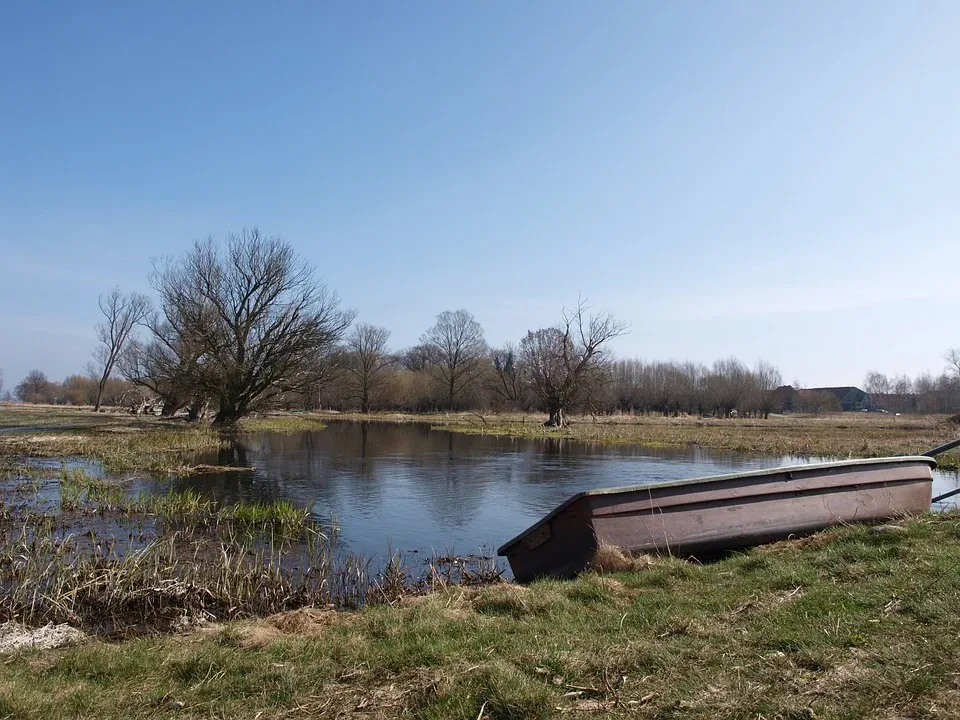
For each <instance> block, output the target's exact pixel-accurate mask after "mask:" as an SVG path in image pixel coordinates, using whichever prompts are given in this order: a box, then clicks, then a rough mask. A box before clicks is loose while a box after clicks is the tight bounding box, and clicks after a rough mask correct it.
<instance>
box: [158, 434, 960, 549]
mask: <svg viewBox="0 0 960 720" xmlns="http://www.w3.org/2000/svg"><path fill="white" fill-rule="evenodd" d="M194 461H195V462H198V463H206V464H210V465H240V466H244V467H251V466H252V467H253V468H254V471H253V472H228V473H218V474H212V475H198V476H194V477H190V478H183V479H179V480H177V481H175V487H176V488H177V489H184V488H191V489H194V490H197V491H200V492H202V493H205V494H210V495H213V496H215V497H216V498H218V499H219V500H220V501H222V502H237V501H239V500H248V501H256V500H258V501H270V500H275V499H288V500H292V501H293V502H295V503H296V504H298V505H301V506H305V507H309V508H311V510H312V512H313V513H314V515H315V516H316V517H317V519H319V520H320V521H321V522H323V523H329V522H331V521H333V520H335V521H336V523H337V525H338V526H339V528H340V535H339V538H340V542H341V544H342V546H343V547H344V548H345V549H347V550H348V551H349V552H351V553H356V554H359V555H363V556H365V557H369V558H373V559H377V558H380V559H382V558H383V557H384V556H385V555H386V553H387V551H388V548H389V549H391V550H393V551H397V552H401V553H403V554H404V556H405V559H406V561H407V562H408V563H414V562H415V560H414V558H415V557H417V556H418V555H420V556H422V555H430V554H433V553H436V554H440V555H454V554H459V555H469V554H486V555H490V554H493V553H495V551H496V548H497V547H498V546H499V545H500V544H501V543H503V542H504V541H506V540H508V539H510V538H511V537H513V536H514V535H516V534H518V533H519V532H521V531H522V530H523V529H525V528H526V527H527V526H529V525H530V524H531V523H533V522H535V521H536V520H537V519H539V518H540V517H541V516H542V515H544V514H545V513H547V512H549V511H550V510H551V509H553V508H554V507H556V506H557V505H558V504H560V503H561V502H563V501H564V500H565V499H566V498H568V497H569V496H570V495H573V494H574V493H577V492H580V491H582V490H588V489H593V488H598V487H609V486H616V485H631V484H637V483H641V482H656V481H669V480H678V479H683V478H691V477H699V476H706V475H714V474H721V473H730V472H738V471H744V470H757V469H763V468H768V467H775V466H778V465H787V464H799V463H805V462H815V461H818V458H795V457H751V456H744V455H739V454H736V453H730V452H720V451H710V450H705V449H700V448H650V447H644V446H637V445H631V446H613V447H611V446H599V445H592V444H586V443H580V442H573V441H569V440H562V439H544V440H528V439H517V438H508V437H495V436H489V435H467V434H461V433H453V432H448V431H443V430H432V429H430V427H429V426H428V425H425V424H413V423H412V424H394V423H376V422H348V421H342V422H331V423H330V424H329V426H328V427H327V429H325V430H322V431H311V432H300V433H287V434H278V433H262V434H251V435H246V436H244V437H243V439H242V440H241V441H240V442H239V444H238V445H237V446H236V447H234V448H230V449H227V450H223V451H221V452H220V453H210V454H201V455H198V456H196V457H195V458H194ZM958 486H960V478H958V475H957V473H955V472H939V471H938V472H937V473H936V478H935V481H934V494H937V493H939V492H943V491H945V490H950V489H953V488H956V487H958Z"/></svg>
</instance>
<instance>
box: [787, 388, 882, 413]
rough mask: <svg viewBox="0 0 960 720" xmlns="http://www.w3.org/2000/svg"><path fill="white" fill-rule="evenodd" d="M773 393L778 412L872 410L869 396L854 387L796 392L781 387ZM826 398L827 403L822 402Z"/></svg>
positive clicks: (810, 389) (808, 389)
mask: <svg viewBox="0 0 960 720" xmlns="http://www.w3.org/2000/svg"><path fill="white" fill-rule="evenodd" d="M774 393H775V394H776V396H777V406H778V407H779V409H780V412H814V411H816V410H819V409H825V410H831V409H832V410H837V409H839V410H843V411H845V412H856V411H858V410H871V409H873V408H872V406H871V404H870V395H869V394H868V393H865V392H864V391H863V390H861V389H860V388H856V387H818V388H803V389H802V390H798V389H797V388H795V387H793V386H792V385H781V386H780V387H778V388H777V389H776V390H774ZM824 398H826V399H827V400H828V401H829V402H824V401H823V399H824Z"/></svg>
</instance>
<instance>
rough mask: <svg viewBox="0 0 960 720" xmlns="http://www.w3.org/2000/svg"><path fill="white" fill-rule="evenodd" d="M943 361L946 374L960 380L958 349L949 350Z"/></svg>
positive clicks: (959, 353)
mask: <svg viewBox="0 0 960 720" xmlns="http://www.w3.org/2000/svg"><path fill="white" fill-rule="evenodd" d="M943 359H944V360H946V361H947V372H949V373H951V374H952V375H955V376H956V377H957V378H960V348H950V349H949V350H947V352H946V353H945V354H944V356H943Z"/></svg>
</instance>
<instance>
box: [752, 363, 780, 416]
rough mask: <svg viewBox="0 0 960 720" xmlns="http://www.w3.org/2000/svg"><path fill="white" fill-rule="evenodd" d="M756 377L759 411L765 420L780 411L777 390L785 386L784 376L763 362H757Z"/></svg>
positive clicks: (772, 366) (775, 368)
mask: <svg viewBox="0 0 960 720" xmlns="http://www.w3.org/2000/svg"><path fill="white" fill-rule="evenodd" d="M753 373H754V375H755V376H756V382H757V392H758V393H759V395H758V398H757V400H758V402H757V409H758V410H759V411H760V412H761V413H762V414H763V418H764V420H766V419H767V418H769V417H770V413H771V412H773V411H774V410H778V409H779V408H778V407H777V405H778V404H779V398H778V397H777V388H778V387H780V386H781V385H782V384H783V375H781V374H780V370H779V369H778V368H777V367H776V366H774V365H771V364H770V363H768V362H765V361H763V360H758V361H757V367H756V369H755V370H754V371H753Z"/></svg>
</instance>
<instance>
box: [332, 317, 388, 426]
mask: <svg viewBox="0 0 960 720" xmlns="http://www.w3.org/2000/svg"><path fill="white" fill-rule="evenodd" d="M389 339H390V331H389V330H387V329H386V328H383V327H377V326H375V325H368V324H366V323H359V324H358V325H356V326H355V327H354V328H353V331H352V332H351V333H350V335H349V336H348V337H347V343H346V350H347V352H346V357H345V359H344V370H345V371H346V372H345V377H344V385H345V388H346V390H347V394H348V397H349V399H350V400H354V401H356V402H358V403H359V404H360V412H363V413H367V412H370V408H371V405H372V404H373V403H374V402H376V401H378V400H381V399H382V398H381V395H382V393H383V391H384V390H385V389H386V388H387V387H388V386H389V385H390V382H391V379H392V373H391V369H392V368H393V365H394V363H395V359H394V358H393V356H392V355H390V353H389V352H388V350H387V341H388V340H389Z"/></svg>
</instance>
